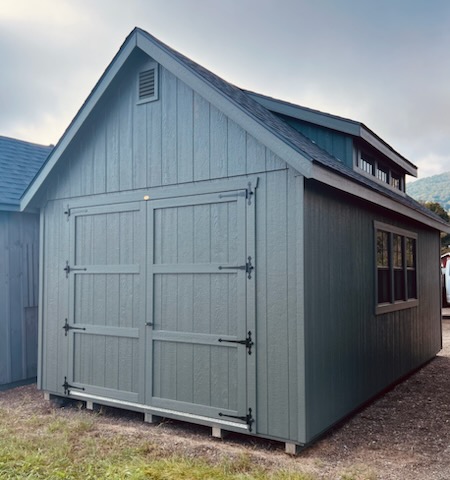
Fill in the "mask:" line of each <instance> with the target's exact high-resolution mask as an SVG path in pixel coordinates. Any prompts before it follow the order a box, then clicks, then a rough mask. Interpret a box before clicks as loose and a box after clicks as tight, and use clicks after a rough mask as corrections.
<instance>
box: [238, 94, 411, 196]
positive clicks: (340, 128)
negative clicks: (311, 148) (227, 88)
mask: <svg viewBox="0 0 450 480" xmlns="http://www.w3.org/2000/svg"><path fill="white" fill-rule="evenodd" d="M246 93H247V94H248V95H250V96H251V97H252V98H253V99H254V100H256V101H257V102H258V103H260V104H261V105H263V106H264V107H265V108H267V109H268V110H270V111H271V112H272V113H274V114H275V115H276V116H278V117H279V118H282V119H283V120H284V121H285V122H286V123H287V124H289V125H290V126H291V127H292V128H294V129H295V130H297V131H298V132H300V133H302V134H303V135H304V136H305V137H307V138H309V139H310V140H312V141H313V142H314V143H316V144H317V145H318V146H319V147H320V148H322V149H323V150H325V151H326V152H327V153H329V154H330V155H332V156H333V157H335V159H336V160H337V161H339V162H341V163H343V164H344V165H346V166H347V167H349V168H351V169H353V170H354V171H355V172H356V173H358V174H361V175H363V176H366V177H369V178H370V179H372V180H374V181H376V182H377V183H380V184H382V185H383V186H385V187H388V188H390V189H393V190H395V191H396V192H402V193H404V192H405V183H406V182H405V176H406V175H412V176H413V177H417V167H416V166H415V165H413V164H412V163H411V162H410V161H409V160H407V159H406V158H404V157H403V156H402V155H400V154H399V153H398V152H396V151H395V150H394V149H393V148H392V147H391V146H390V145H388V144H387V143H386V142H385V141H384V140H382V139H381V138H380V137H378V135H376V134H375V133H374V132H372V131H371V130H370V129H369V128H367V127H366V126H365V125H364V124H363V123H360V122H356V121H354V120H350V119H347V118H343V117H339V116H337V115H331V114H329V113H324V112H321V111H318V110H313V109H310V108H306V107H301V106H299V105H294V104H291V103H288V102H284V101H281V100H277V99H274V98H271V97H266V96H264V95H260V94H257V93H253V92H246Z"/></svg>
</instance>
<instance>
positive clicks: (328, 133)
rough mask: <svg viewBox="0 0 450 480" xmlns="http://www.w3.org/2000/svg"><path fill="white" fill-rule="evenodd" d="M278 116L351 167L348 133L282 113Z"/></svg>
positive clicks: (350, 146) (351, 159) (351, 143)
mask: <svg viewBox="0 0 450 480" xmlns="http://www.w3.org/2000/svg"><path fill="white" fill-rule="evenodd" d="M279 116H280V117H281V118H283V119H284V120H285V121H286V122H287V123H288V124H289V125H291V126H292V127H293V128H294V129H295V130H297V131H299V132H300V133H302V134H303V135H305V137H307V138H309V139H310V140H312V141H313V142H315V143H317V145H319V147H321V148H323V149H324V150H325V151H326V152H328V153H329V154H330V155H333V157H336V158H337V159H339V160H340V161H341V162H342V163H344V164H345V165H347V166H348V167H350V168H353V141H352V138H351V137H350V136H349V135H345V134H343V133H339V132H336V131H334V130H331V129H328V128H325V127H320V126H318V125H312V124H310V123H308V122H303V121H301V120H296V119H293V118H290V117H285V116H284V115H279Z"/></svg>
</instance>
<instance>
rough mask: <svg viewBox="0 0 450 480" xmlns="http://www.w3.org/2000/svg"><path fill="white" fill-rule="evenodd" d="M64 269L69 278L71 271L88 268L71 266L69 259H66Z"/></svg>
mask: <svg viewBox="0 0 450 480" xmlns="http://www.w3.org/2000/svg"><path fill="white" fill-rule="evenodd" d="M63 270H64V271H65V272H66V278H69V273H70V272H73V271H74V270H79V271H83V272H85V271H86V270H87V268H76V267H71V266H70V265H69V261H68V260H66V266H65V267H64V269H63Z"/></svg>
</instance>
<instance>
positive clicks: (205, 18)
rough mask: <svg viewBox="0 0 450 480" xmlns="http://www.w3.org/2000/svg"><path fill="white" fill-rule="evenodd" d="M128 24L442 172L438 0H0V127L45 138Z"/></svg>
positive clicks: (64, 121) (62, 122)
mask: <svg viewBox="0 0 450 480" xmlns="http://www.w3.org/2000/svg"><path fill="white" fill-rule="evenodd" d="M135 26H138V27H140V28H142V29H144V30H146V31H148V32H149V33H151V34H152V35H154V36H156V37H157V38H158V39H160V40H161V41H163V42H165V43H166V44H168V45H169V46H171V47H173V48H175V49H176V50H178V51H180V52H181V53H183V54H184V55H186V56H188V57H190V58H191V59H193V60H195V61H196V62H197V63H200V64H201V65H203V66H205V67H206V68H208V69H210V70H212V71H213V72H214V73H216V74H218V75H220V76H222V77H223V78H225V79H226V80H228V81H230V82H232V83H234V84H235V85H237V86H239V87H242V88H246V89H250V90H253V91H256V92H260V93H264V94H266V95H270V96H273V97H277V98H281V99H284V100H288V101H291V102H294V103H297V104H299V105H304V106H307V107H310V108H316V109H319V110H322V111H325V112H329V113H333V114H336V115H340V116H344V117H348V118H351V119H353V120H357V121H360V122H363V123H364V124H365V125H366V126H368V127H369V128H370V129H372V130H373V131H375V133H377V134H378V135H379V136H381V137H382V138H383V139H384V140H385V141H386V142H388V143H389V144H390V145H391V146H392V147H393V148H394V149H396V150H397V151H398V152H400V153H401V154H402V155H404V156H405V157H407V158H408V159H409V160H410V161H412V162H413V163H414V164H416V165H417V166H418V167H419V178H423V177H427V176H430V175H434V174H437V173H441V172H445V171H450V1H448V0H226V1H224V0H126V1H125V0H0V59H1V63H0V135H4V136H10V137H15V138H20V139H23V140H28V141H32V142H36V143H42V144H55V143H56V142H57V141H58V140H59V138H60V136H61V135H62V133H63V132H64V130H65V129H66V128H67V126H68V124H69V123H70V121H71V120H72V118H73V117H74V116H75V114H76V112H77V111H78V109H79V108H80V107H81V105H82V103H83V102H84V100H85V99H86V97H87V96H88V94H89V93H90V91H91V90H92V88H93V87H94V85H95V83H96V82H97V80H98V79H99V77H100V76H101V74H102V73H103V71H104V70H105V68H106V67H107V65H108V64H109V62H110V61H111V60H112V58H113V56H114V55H115V54H116V52H117V51H118V49H119V47H120V46H121V44H122V43H123V41H124V40H125V38H126V36H127V35H128V34H129V33H130V31H131V30H132V29H133V28H134V27H135Z"/></svg>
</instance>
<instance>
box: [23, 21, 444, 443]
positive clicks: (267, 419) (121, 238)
mask: <svg viewBox="0 0 450 480" xmlns="http://www.w3.org/2000/svg"><path fill="white" fill-rule="evenodd" d="M406 174H413V175H415V174H416V168H415V167H414V165H412V164H411V163H410V162H409V161H408V160H406V159H405V158H403V157H402V156H401V155H400V154H398V153H397V152H395V151H394V150H393V149H392V148H391V147H389V145H387V144H386V143H385V142H383V141H382V140H381V139H380V138H379V137H377V136H376V135H375V134H374V133H373V132H371V131H370V130H369V129H367V128H366V127H365V126H364V125H362V124H360V123H357V122H353V121H350V120H346V119H342V118H340V117H335V116H331V115H326V114H323V113H321V112H316V111H312V110H308V109H305V108H302V107H298V106H295V105H291V104H288V103H285V102H280V101H277V100H274V99H271V98H268V97H264V96H261V95H257V94H253V93H250V92H245V91H242V90H240V89H238V88H236V87H235V86H233V85H230V84H229V83H227V82H226V81H224V80H222V79H220V78H219V77H217V76H216V75H214V74H213V73H211V72H209V71H207V70H205V69H204V68H203V67H201V66H199V65H198V64H196V63H194V62H192V61H191V60H189V59H188V58H186V57H184V56H182V55H181V54H179V53H177V52H175V51H174V50H172V49H170V48H169V47H167V46H166V45H164V44H163V43H161V42H160V41H158V40H157V39H155V38H154V37H152V36H151V35H149V34H148V33H146V32H144V31H142V30H140V29H135V30H134V31H133V32H132V33H131V34H130V36H129V37H128V38H127V39H126V41H125V43H124V45H123V46H122V47H121V49H120V51H119V52H118V54H117V55H116V57H115V58H114V60H113V61H112V63H111V64H110V66H109V67H108V68H107V70H106V71H105V73H104V75H103V76H102V78H101V79H100V80H99V82H98V84H97V85H96V86H95V88H94V90H93V91H92V93H91V94H90V96H89V97H88V99H87V100H86V102H85V104H84V105H83V106H82V108H81V110H80V111H79V113H78V114H77V116H76V117H75V119H74V120H73V122H72V123H71V125H70V126H69V128H68V129H67V131H66V132H65V134H64V136H63V137H62V138H61V140H60V142H59V143H58V145H57V146H56V148H55V150H54V151H53V153H52V155H51V156H50V157H49V159H48V161H47V162H46V164H45V165H44V167H43V168H42V170H41V172H40V174H39V175H38V176H37V178H36V179H35V181H34V183H33V184H32V185H31V187H30V188H29V189H28V191H27V192H26V193H25V195H24V197H23V198H22V208H23V209H26V208H40V210H41V253H40V255H41V264H42V265H43V268H42V273H41V285H42V288H41V302H40V305H41V308H40V350H39V352H40V353H39V373H38V382H39V387H40V388H41V389H43V390H44V391H45V392H46V394H47V396H52V395H55V396H61V397H64V396H65V397H70V398H74V399H80V400H84V401H86V402H87V405H88V406H89V407H92V406H93V404H105V405H113V406H119V407H121V408H127V409H131V410H137V411H141V412H144V413H145V415H146V419H147V421H153V420H155V418H156V417H169V418H176V419H182V420H186V421H189V422H193V423H199V424H205V425H208V426H211V427H212V429H213V434H215V435H220V433H221V431H222V430H230V431H237V432H244V433H250V434H252V435H257V436H261V437H265V438H272V439H277V440H280V441H283V442H286V445H287V448H288V450H289V451H293V450H295V448H296V446H297V445H303V444H307V443H309V442H311V441H312V440H313V439H314V438H316V437H317V436H318V435H320V434H321V433H322V432H324V431H325V430H327V429H328V428H329V427H330V426H332V425H333V424H334V423H336V422H337V421H339V420H341V419H342V418H343V417H345V416H347V415H348V414H349V413H351V412H352V411H353V410H355V409H356V408H358V407H359V406H360V405H362V404H363V403H365V402H367V401H368V400H369V399H371V398H372V397H374V396H375V395H377V394H378V393H379V392H381V391H382V390H384V389H385V388H387V387H389V386H390V385H392V384H393V383H394V382H397V381H398V380H399V379H401V378H402V377H404V376H405V375H407V374H408V373H410V372H412V371H413V370H415V369H417V368H418V367H420V366H421V365H423V364H424V363H425V362H427V361H428V360H430V359H431V358H433V356H434V355H436V353H437V352H438V351H439V350H440V348H441V318H440V288H439V282H440V274H439V231H440V230H446V231H449V226H448V225H447V224H445V223H444V222H442V221H441V220H440V219H439V218H438V217H436V216H434V215H433V214H432V213H430V212H428V211H427V210H426V209H424V208H422V207H421V206H420V205H418V204H417V203H416V202H414V201H413V200H412V199H410V198H409V197H408V196H407V195H406V194H405V192H404V178H405V175H406Z"/></svg>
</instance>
